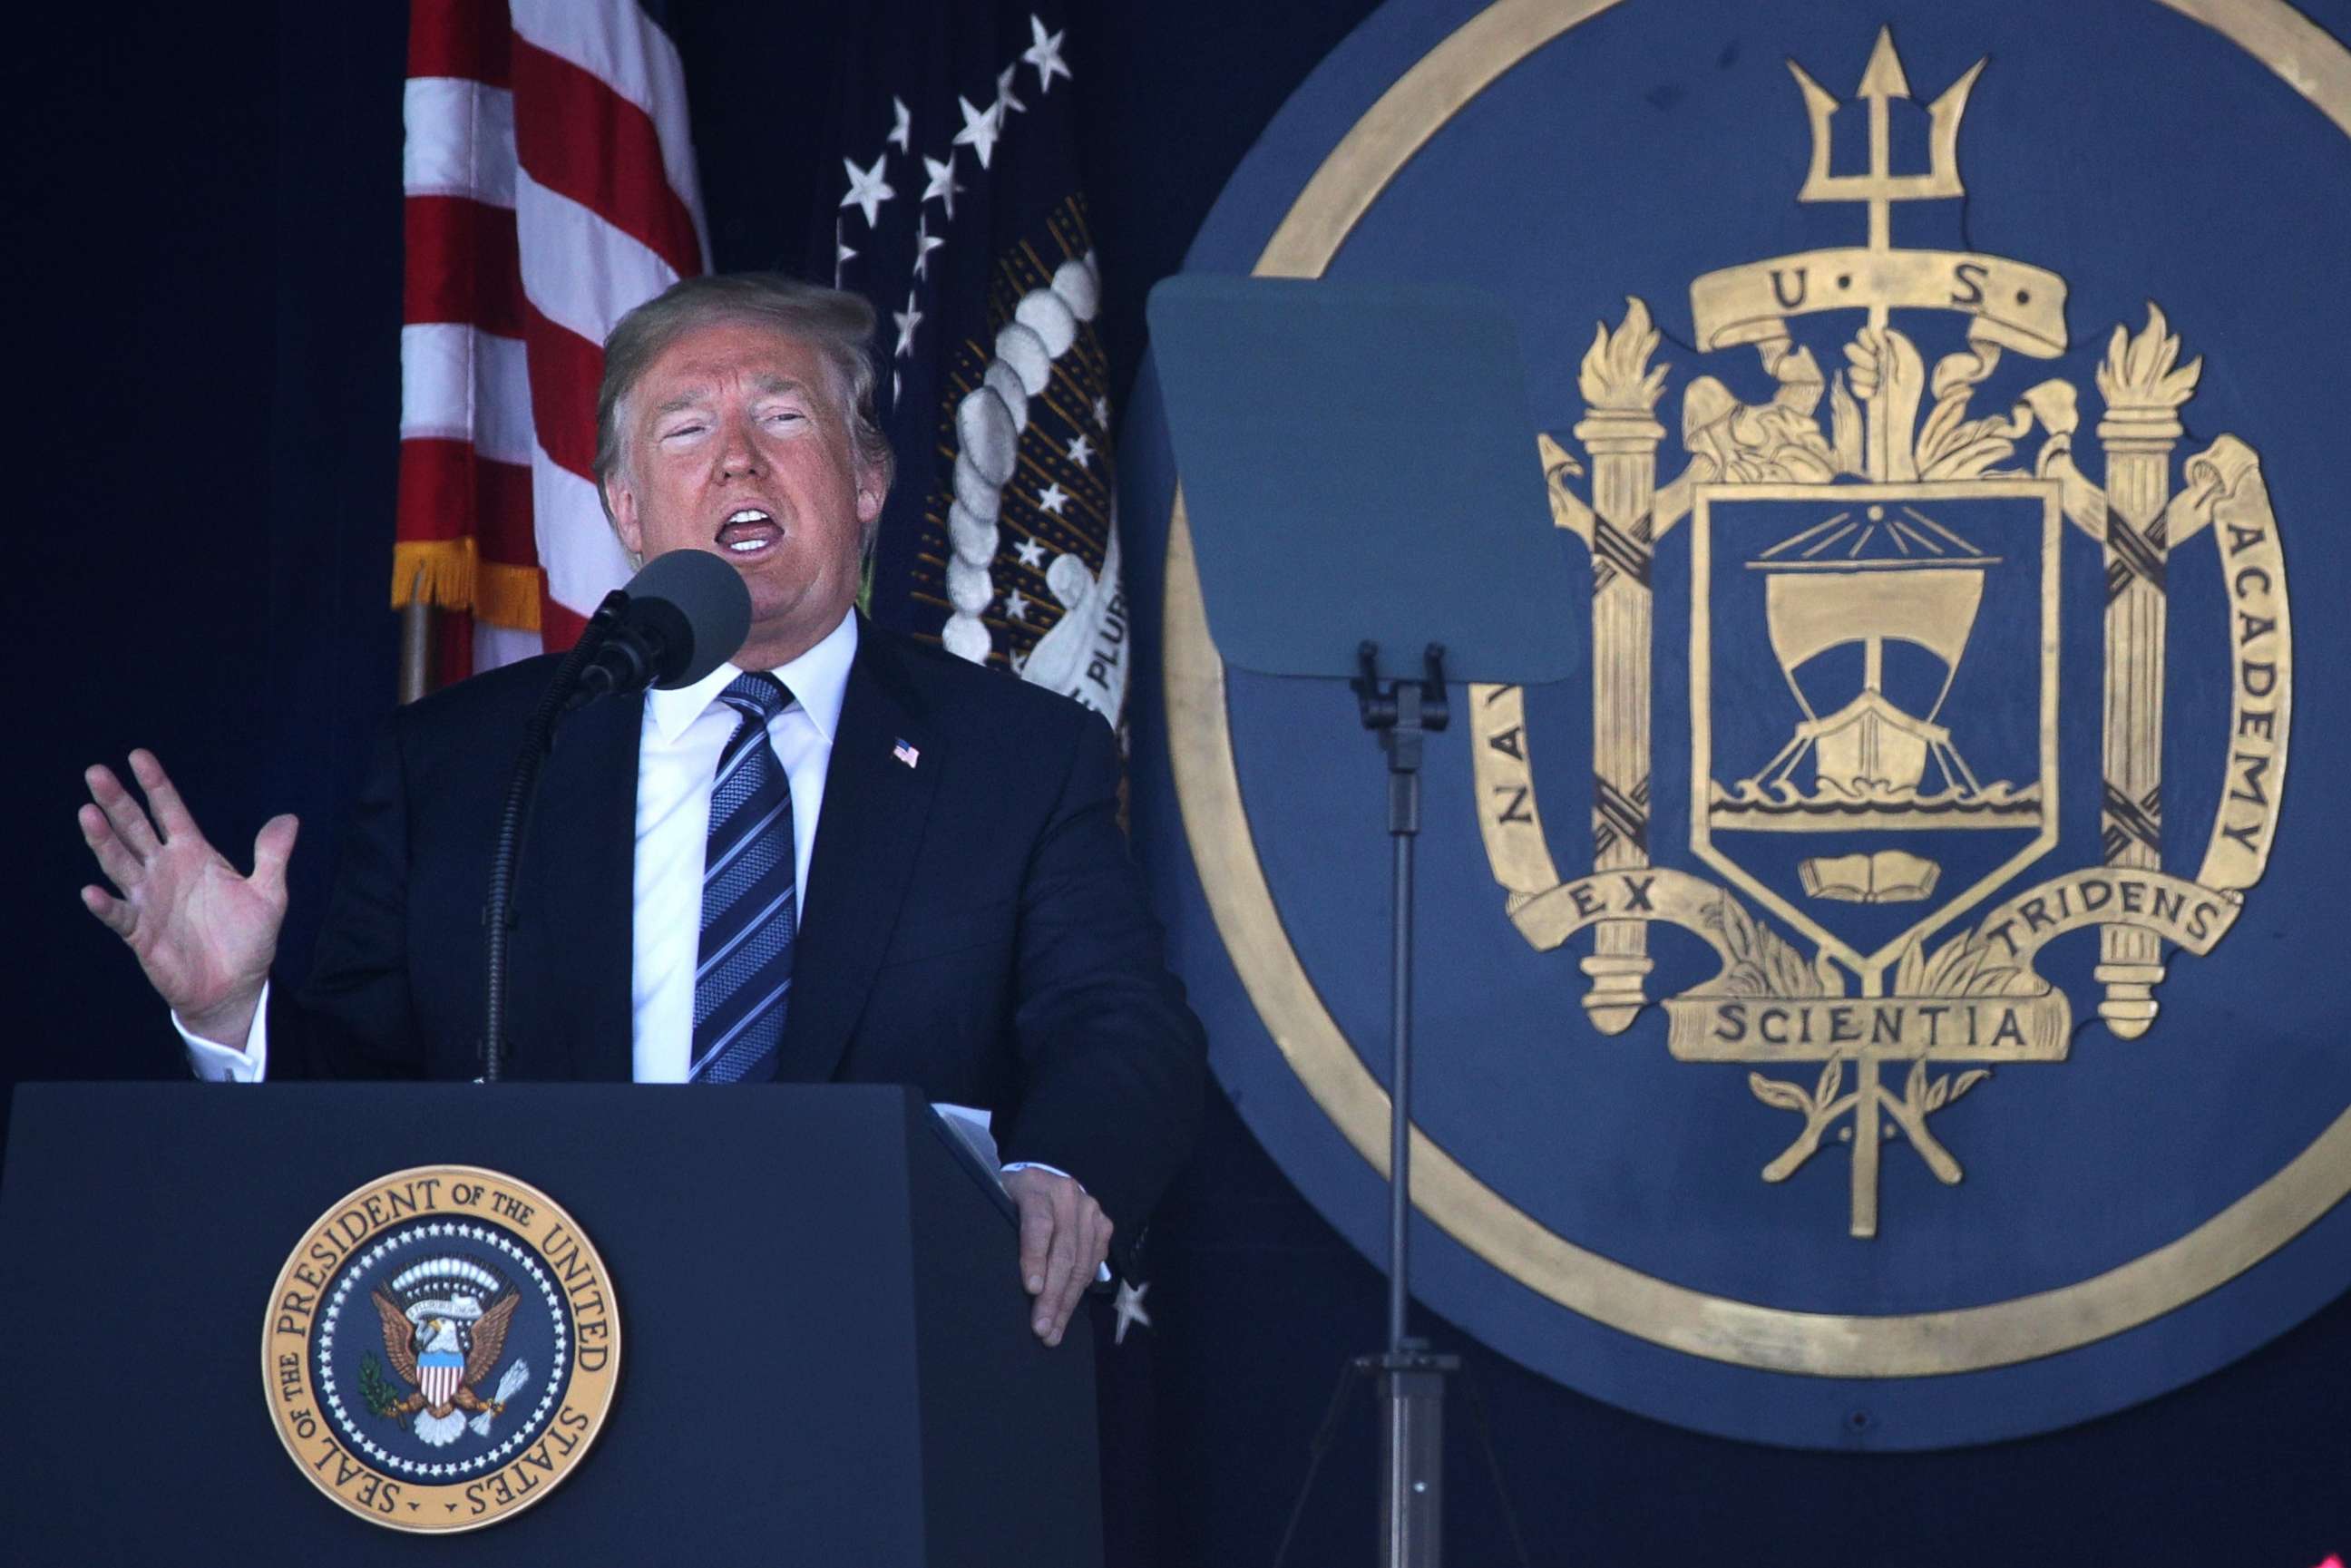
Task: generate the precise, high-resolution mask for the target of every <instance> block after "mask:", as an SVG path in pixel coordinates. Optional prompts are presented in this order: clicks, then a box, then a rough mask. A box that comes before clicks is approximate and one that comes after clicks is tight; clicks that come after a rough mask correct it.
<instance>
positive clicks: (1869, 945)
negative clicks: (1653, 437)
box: [1689, 479, 2062, 977]
mask: <svg viewBox="0 0 2351 1568" xmlns="http://www.w3.org/2000/svg"><path fill="white" fill-rule="evenodd" d="M2061 524H2062V516H2061V513H2060V510H2059V495H2058V487H2057V486H2055V485H2054V484H2050V483H2045V482H2043V481H2039V480H2033V479H1977V480H1973V481H1969V482H1963V483H1959V484H1946V485H1928V484H1912V485H1872V484H1859V485H1780V486H1736V487H1734V486H1700V487H1699V489H1698V493H1697V496H1696V499H1695V503H1694V505H1693V507H1692V511H1691V530H1692V531H1691V540H1690V552H1691V556H1690V654H1689V677H1690V726H1691V739H1690V802H1691V807H1690V845H1691V848H1692V850H1693V851H1694V852H1696V853H1697V854H1698V857H1699V859H1701V860H1702V861H1704V862H1706V863H1707V864H1708V865H1710V866H1712V867H1714V868H1715V869H1716V870H1717V871H1719V872H1720V873H1722V874H1723V875H1724V876H1725V877H1726V878H1727V879H1728V880H1729V882H1730V883H1731V884H1732V885H1733V886H1735V887H1738V888H1740V890H1742V891H1744V892H1746V893H1748V894H1751V895H1752V896H1753V897H1754V898H1755V899H1756V901H1757V902H1758V903H1760V904H1762V905H1763V906H1764V907H1766V908H1768V909H1770V910H1771V911H1772V912H1773V913H1775V914H1777V915H1779V916H1780V917H1781V918H1782V919H1783V920H1785V921H1786V922H1787V923H1788V924H1789V925H1792V926H1794V927H1795V928H1796V929H1797V930H1799V931H1801V932H1802V933H1803V934H1804V935H1805V936H1808V937H1810V938H1811V939H1812V940H1813V942H1815V943H1817V944H1819V946H1820V947H1821V949H1822V951H1823V953H1825V954H1826V955H1828V956H1831V957H1833V958H1834V959H1835V960H1836V961H1837V962H1839V963H1841V964H1843V965H1844V966H1845V967H1849V968H1850V969H1852V970H1853V971H1854V972H1855V974H1856V975H1859V976H1862V977H1876V976H1877V975H1879V974H1882V973H1883V972H1884V971H1885V970H1886V968H1887V967H1889V966H1891V965H1893V964H1894V963H1895V962H1896V960H1897V959H1898V958H1899V957H1900V956H1901V954H1902V952H1903V950H1904V949H1905V948H1906V947H1907V946H1910V945H1911V944H1913V943H1915V942H1917V941H1918V940H1920V939H1921V938H1923V937H1925V936H1928V935H1930V934H1931V933H1933V932H1934V931H1935V930H1937V929H1938V928H1939V927H1942V926H1944V925H1949V923H1950V922H1952V921H1954V920H1956V919H1958V918H1959V916H1960V915H1964V914H1966V913H1967V912H1968V911H1969V910H1970V909H1972V908H1974V907H1976V906H1977V905H1978V904H1981V903H1982V902H1983V901H1984V900H1985V899H1987V898H1989V897H1990V896H1991V895H1992V894H1994V893H1995V892H1996V891H1997V890H1998V889H1999V888H2000V887H2001V885H2002V884H2003V883H2006V882H2008V880H2009V879H2010V878H2011V877H2013V876H2015V875H2016V874H2017V873H2020V872H2022V871H2023V870H2024V869H2025V868H2026V867H2027V866H2029V865H2031V864H2032V862H2034V861H2036V860H2039V859H2040V858H2041V857H2042V856H2043V855H2044V854H2046V853H2047V852H2049V851H2050V850H2051V848H2052V847H2053V846H2054V845H2055V843H2056V841H2057V800H2058V747H2057V735H2058V729H2057V724H2058V711H2057V708H2058V680H2057V675H2058V670H2057V661H2058V637H2057V632H2058V615H2059V611H2060V594H2059V582H2058V575H2059V569H2058V561H2059V550H2058V544H2059V529H2060V527H2061Z"/></svg>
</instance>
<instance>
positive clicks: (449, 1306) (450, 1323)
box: [369, 1257, 530, 1448]
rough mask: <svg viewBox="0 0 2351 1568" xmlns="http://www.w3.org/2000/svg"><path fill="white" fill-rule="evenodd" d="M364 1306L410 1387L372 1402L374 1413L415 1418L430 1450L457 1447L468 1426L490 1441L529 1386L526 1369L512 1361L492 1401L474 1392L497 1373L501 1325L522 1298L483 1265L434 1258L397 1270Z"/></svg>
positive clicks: (395, 1367) (501, 1348)
mask: <svg viewBox="0 0 2351 1568" xmlns="http://www.w3.org/2000/svg"><path fill="white" fill-rule="evenodd" d="M369 1299H370V1300H371V1301H373V1302H374V1303H375V1310H376V1315H377V1316H378V1318H379V1319H381V1322H382V1325H383V1353H384V1359H385V1360H386V1361H388V1362H389V1363H391V1365H392V1373H393V1375H396V1376H397V1377H399V1378H400V1379H401V1380H402V1382H403V1383H405V1384H406V1385H408V1388H409V1392H408V1393H407V1394H406V1395H405V1396H397V1395H396V1394H395V1395H394V1396H392V1397H383V1398H380V1399H379V1400H376V1401H374V1402H372V1403H373V1410H374V1414H375V1415H377V1416H382V1417H384V1418H386V1419H389V1420H393V1421H402V1420H410V1419H411V1418H413V1430H414V1431H415V1433H416V1436H417V1437H419V1438H421V1439H422V1440H423V1441H424V1442H425V1443H428V1444H430V1445H432V1446H433V1447H434V1448H444V1447H446V1446H447V1445H449V1444H451V1443H454V1442H455V1441H456V1440H457V1438H458V1437H459V1436H461V1435H462V1434H463V1433H464V1432H465V1428H466V1427H468V1426H470V1427H472V1428H473V1431H474V1435H475V1437H488V1436H489V1435H490V1426H491V1423H492V1422H493V1421H495V1420H496V1418H497V1416H499V1415H500V1414H501V1413H502V1412H504V1410H505V1409H506V1402H507V1400H509V1399H511V1398H513V1397H514V1396H515V1393H516V1391H517V1390H518V1389H520V1388H521V1387H522V1386H523V1385H525V1384H526V1383H528V1382H529V1381H530V1369H529V1367H528V1365H527V1364H525V1363H524V1362H523V1361H521V1360H520V1359H519V1358H517V1359H516V1360H515V1361H514V1362H512V1363H510V1364H507V1367H506V1369H505V1372H504V1374H503V1375H501V1376H500V1377H499V1378H498V1383H497V1389H496V1395H495V1396H492V1397H490V1398H484V1397H483V1396H481V1395H480V1394H478V1393H476V1392H475V1390H476V1388H478V1387H481V1386H485V1385H487V1383H488V1381H489V1378H490V1375H491V1374H493V1373H495V1372H497V1371H498V1361H499V1357H500V1356H501V1355H503V1354H505V1351H506V1342H507V1323H508V1322H509V1321H511V1320H512V1318H513V1317H514V1311H515V1305H516V1303H517V1301H520V1300H521V1299H522V1298H521V1297H520V1296H518V1295H517V1294H516V1293H515V1291H513V1290H512V1289H511V1288H510V1287H509V1286H507V1283H506V1282H505V1281H502V1280H501V1279H499V1278H498V1276H497V1275H496V1274H495V1273H493V1272H492V1271H491V1270H488V1269H486V1268H484V1267H483V1266H482V1265H481V1264H479V1263H475V1262H471V1261H468V1260H465V1259H463V1258H451V1257H440V1258H429V1259H426V1260H423V1262H420V1263H416V1264H414V1265H412V1266H411V1267H409V1268H407V1269H404V1270H401V1272H400V1273H399V1274H398V1275H396V1276H394V1277H393V1279H392V1284H391V1288H390V1292H389V1293H387V1292H386V1291H385V1290H384V1289H383V1288H381V1287H379V1288H378V1289H376V1290H374V1291H371V1292H370V1293H369Z"/></svg>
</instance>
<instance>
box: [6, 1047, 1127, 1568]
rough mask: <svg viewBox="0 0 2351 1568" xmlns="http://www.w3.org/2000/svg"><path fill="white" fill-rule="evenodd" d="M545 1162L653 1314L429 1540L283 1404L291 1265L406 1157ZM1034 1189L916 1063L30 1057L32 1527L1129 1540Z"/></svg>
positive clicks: (441, 1551) (642, 1312)
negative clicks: (123, 1074) (427, 1071)
mask: <svg viewBox="0 0 2351 1568" xmlns="http://www.w3.org/2000/svg"><path fill="white" fill-rule="evenodd" d="M437 1165H466V1166H484V1167H486V1168H489V1169H491V1170H495V1171H498V1172H502V1173H505V1174H506V1175H507V1176H513V1177H515V1178H517V1179H518V1180H520V1181H522V1182H525V1183H528V1184H529V1185H530V1186H534V1187H537V1188H538V1189H539V1190H540V1191H541V1192H543V1193H545V1194H546V1195H547V1196H548V1197H550V1198H552V1199H553V1200H554V1201H555V1202H556V1203H557V1204H559V1205H560V1206H561V1207H562V1208H563V1209H564V1210H565V1211H566V1212H567V1213H568V1214H569V1217H570V1218H573V1219H574V1220H576V1221H577V1222H578V1224H579V1226H580V1228H581V1229H582V1230H583V1231H584V1232H585V1233H586V1234H587V1236H588V1237H589V1238H590V1239H591V1240H592V1242H593V1244H594V1247H595V1249H596V1251H597V1252H598V1253H599V1254H600V1255H601V1260H602V1263H603V1266H604V1270H605V1272H606V1274H607V1275H608V1277H609V1281H610V1284H611V1291H612V1295H613V1301H614V1304H615V1306H616V1308H617V1313H618V1316H619V1318H620V1321H621V1323H622V1353H621V1357H620V1364H619V1367H618V1373H617V1385H616V1387H615V1391H614V1395H613V1398H612V1403H611V1408H610V1410H609V1412H608V1414H607V1415H606V1416H605V1418H604V1421H603V1424H602V1426H601V1429H600V1430H599V1432H598V1435H597V1436H596V1437H595V1438H594V1440H593V1445H592V1447H591V1448H590V1449H589V1450H588V1451H587V1452H585V1453H584V1454H583V1455H582V1456H581V1457H580V1459H579V1461H578V1464H577V1466H576V1469H574V1470H573V1471H572V1472H571V1473H570V1474H569V1476H568V1477H567V1478H566V1479H564V1480H563V1482H562V1483H561V1484H560V1485H559V1487H557V1488H555V1489H554V1490H552V1491H551V1492H550V1493H549V1495H548V1496H547V1497H546V1498H545V1499H544V1500H540V1501H538V1502H536V1503H534V1504H533V1506H531V1507H529V1508H528V1509H527V1510H524V1511H518V1512H517V1513H516V1514H515V1515H514V1516H513V1517H511V1518H508V1519H505V1520H502V1521H500V1522H498V1523H496V1524H495V1525H493V1526H491V1527H489V1528H486V1529H482V1530H476V1531H470V1532H465V1533H452V1534H442V1535H435V1536H432V1537H429V1538H420V1537H418V1536H414V1535H409V1534H403V1533H401V1532H398V1531H392V1530H385V1529H381V1528H377V1527H375V1526H373V1525H371V1524H369V1523H367V1522H365V1521H362V1520H360V1518H358V1517H355V1516H354V1515H353V1514H351V1513H350V1512H347V1511H345V1510H344V1509H342V1508H340V1507H338V1506H337V1505H336V1503H335V1502H334V1501H333V1500H330V1499H329V1497H327V1496H325V1495H323V1494H322V1493H321V1492H320V1490H319V1489H318V1488H316V1487H314V1486H313V1485H312V1484H311V1482H310V1480H309V1479H307V1478H306V1477H305V1476H304V1474H303V1473H302V1472H301V1471H300V1470H299V1469H297V1467H296V1464H295V1462H294V1461H293V1460H292V1459H290V1458H288V1454H287V1448H286V1447H285V1446H284V1445H282V1444H281V1442H280V1439H279V1437H278V1435H277V1430H276V1428H275V1426H274V1419H273V1416H272V1412H271V1408H270V1400H269V1397H268V1391H267V1390H266V1387H265V1385H264V1382H263V1378H262V1362H261V1359H260V1358H259V1356H258V1355H257V1354H256V1349H257V1347H259V1346H260V1345H261V1343H262V1342H263V1335H264V1331H265V1328H266V1326H267V1323H268V1321H269V1310H270V1308H271V1306H272V1303H273V1296H272V1291H273V1286H274V1285H275V1283H276V1282H277V1279H278V1275H279V1271H280V1270H281V1269H283V1268H285V1267H286V1266H287V1260H288V1257H289V1255H290V1254H292V1253H293V1252H294V1250H295V1249H296V1248H297V1246H298V1244H299V1243H301V1242H302V1241H303V1240H304V1239H305V1238H306V1237H308V1235H309V1234H310V1232H311V1229H312V1228H313V1227H314V1226H315V1225H316V1224H317V1223H318V1222H319V1217H320V1216H321V1214H322V1213H323V1212H325V1211H326V1210H327V1209H328V1208H329V1207H330V1206H331V1205H333V1204H335V1203H336V1202H337V1200H338V1199H340V1198H341V1197H344V1195H346V1194H348V1193H350V1192H352V1191H353V1190H354V1189H356V1188H359V1187H360V1186H364V1185H366V1184H368V1183H370V1182H372V1181H375V1180H377V1179H378V1178H381V1177H382V1176H387V1175H390V1174H391V1173H393V1172H397V1171H402V1170H404V1169H407V1168H409V1167H413V1166H437ZM1018 1275H1019V1270H1018V1265H1017V1260H1016V1252H1015V1228H1014V1224H1013V1220H1012V1216H1011V1209H1010V1206H1009V1203H1008V1200H1007V1199H1006V1198H1005V1197H1004V1196H1003V1194H1002V1192H1001V1190H1000V1189H999V1188H998V1186H997V1184H996V1182H995V1179H994V1176H993V1173H991V1172H988V1171H987V1170H986V1169H985V1168H983V1167H982V1166H979V1165H978V1164H977V1162H976V1161H975V1160H973V1159H972V1158H971V1156H970V1155H969V1154H968V1153H967V1151H965V1150H964V1149H963V1148H962V1147H961V1146H960V1145H958V1144H956V1141H955V1139H954V1136H953V1134H950V1133H949V1132H947V1131H946V1129H945V1128H944V1127H943V1126H942V1125H941V1124H939V1123H938V1121H937V1119H936V1118H935V1117H934V1116H933V1115H932V1114H931V1113H930V1112H929V1111H928V1110H927V1109H926V1108H925V1106H924V1104H923V1103H922V1102H921V1101H920V1099H919V1098H918V1097H917V1096H916V1095H915V1094H914V1092H912V1091H910V1090H904V1089H899V1088H894V1087H867V1086H852V1085H826V1086H795V1085H780V1084H763V1085H756V1086H730V1087H727V1088H724V1089H712V1088H708V1087H701V1086H674V1087H656V1086H651V1085H621V1084H525V1083H504V1084H497V1085H494V1086H484V1085H475V1084H414V1085H411V1084H384V1083H369V1084H325V1083H291V1084H268V1085H261V1086H255V1087H237V1086H227V1085H209V1084H198V1083H153V1084H93V1083H54V1084H25V1085H21V1086H20V1087H19V1088H18V1089H17V1091H16V1103H15V1110H14V1115H13V1118H12V1121H11V1123H10V1131H9V1141H8V1149H7V1165H6V1171H5V1179H4V1180H0V1344H5V1346H6V1347H7V1352H8V1354H7V1359H6V1362H5V1370H0V1380H5V1393H0V1475H5V1477H6V1478H7V1479H6V1482H5V1485H0V1555H5V1557H6V1559H7V1560H8V1561H11V1562H24V1563H76V1564H82V1565H93V1568H94V1565H96V1564H101V1563H126V1564H130V1563H138V1564H146V1563H164V1562H223V1563H228V1562H240V1563H296V1562H319V1563H328V1562H331V1563H337V1564H339V1565H350V1568H357V1565H359V1564H368V1563H399V1564H402V1565H403V1568H413V1564H415V1563H419V1562H422V1561H424V1560H426V1559H427V1558H430V1559H431V1560H432V1561H434V1562H435V1563H632V1562H648V1563H680V1564H683V1563H714V1564H716V1563H751V1562H766V1561H775V1562H786V1563H857V1564H860V1565H871V1568H885V1565H898V1564H905V1565H910V1568H911V1565H914V1564H948V1563H954V1564H973V1565H975V1568H982V1565H986V1568H992V1565H995V1564H1005V1565H1008V1568H1009V1565H1011V1564H1020V1565H1022V1568H1029V1565H1033V1564H1040V1563H1052V1564H1057V1565H1058V1564H1091V1563H1099V1562H1100V1561H1101V1554H1102V1544H1101V1543H1102V1518H1101V1500H1100V1486H1099V1477H1098V1475H1097V1469H1096V1455H1095V1431H1094V1424H1095V1410H1094V1397H1093V1351H1092V1341H1091V1338H1090V1335H1089V1333H1088V1330H1087V1323H1086V1315H1085V1313H1084V1312H1082V1311H1081V1312H1079V1313H1078V1314H1077V1315H1076V1316H1075V1317H1074V1318H1073V1319H1072V1320H1071V1324H1070V1330H1069V1333H1068V1335H1067V1337H1066V1338H1065V1340H1064V1342H1063V1343H1062V1344H1061V1346H1060V1347H1059V1348H1057V1349H1048V1348H1046V1347H1045V1346H1044V1345H1043V1344H1041V1343H1040V1342H1039V1341H1038V1340H1037V1339H1036V1337H1035V1335H1034V1334H1032V1333H1030V1332H1029V1326H1028V1324H1029V1311H1028V1306H1029V1300H1028V1297H1027V1296H1026V1294H1025V1293H1024V1292H1023V1291H1021V1289H1020V1286H1019V1278H1018Z"/></svg>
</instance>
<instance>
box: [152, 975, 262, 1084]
mask: <svg viewBox="0 0 2351 1568" xmlns="http://www.w3.org/2000/svg"><path fill="white" fill-rule="evenodd" d="M268 1019H269V982H268V981H266V980H264V981H263V982H262V983H261V999H260V1000H259V1001H258V1002H256V1003H255V1004H254V1008H253V1026H252V1027H251V1028H250V1029H247V1030H246V1031H245V1045H244V1048H243V1049H242V1050H240V1049H239V1048H237V1047H236V1046H233V1045H223V1044H222V1043H220V1041H218V1040H204V1039H202V1038H200V1037H199V1036H196V1035H193V1034H191V1033H189V1032H188V1026H187V1025H185V1024H183V1023H182V1022H181V1021H180V1015H179V1014H178V1013H173V1014H172V1028H173V1029H175V1030H179V1031H180V1041H181V1043H182V1044H183V1045H185V1046H186V1047H187V1048H188V1065H189V1067H190V1068H192V1069H193V1070H194V1071H195V1074H196V1076H197V1077H199V1078H201V1079H203V1080H204V1082H207V1083H258V1082H261V1081H262V1078H263V1076H264V1075H265V1074H266V1072H267V1071H268V1070H269V1025H268Z"/></svg>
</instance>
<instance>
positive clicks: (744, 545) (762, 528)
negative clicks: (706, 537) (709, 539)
mask: <svg viewBox="0 0 2351 1568" xmlns="http://www.w3.org/2000/svg"><path fill="white" fill-rule="evenodd" d="M783 537H784V530H783V529H782V528H779V527H778V526H777V524H776V519H775V517H773V516H772V515H771V514H770V513H769V512H768V510H767V508H765V507H742V508H740V509H738V510H737V511H735V512H733V513H731V514H729V515H728V517H727V518H726V521H725V522H723V523H721V524H719V525H718V534H717V539H718V548H719V549H723V550H726V552H728V553H729V554H731V555H757V554H758V552H759V551H761V550H763V549H767V548H768V546H769V545H772V544H774V543H775V542H776V541H777V540H778V539H780V538H783Z"/></svg>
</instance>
